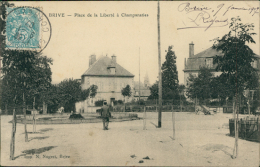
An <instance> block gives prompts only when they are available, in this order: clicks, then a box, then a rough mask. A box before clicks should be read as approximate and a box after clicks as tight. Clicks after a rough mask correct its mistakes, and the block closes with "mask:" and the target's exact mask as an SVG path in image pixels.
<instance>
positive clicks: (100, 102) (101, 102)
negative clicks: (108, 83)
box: [95, 100, 105, 107]
mask: <svg viewBox="0 0 260 167" xmlns="http://www.w3.org/2000/svg"><path fill="white" fill-rule="evenodd" d="M104 101H105V100H98V101H95V106H96V107H101V106H103V102H104Z"/></svg>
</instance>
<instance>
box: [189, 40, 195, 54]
mask: <svg viewBox="0 0 260 167" xmlns="http://www.w3.org/2000/svg"><path fill="white" fill-rule="evenodd" d="M193 56H194V44H193V42H192V41H191V43H190V44H189V57H193Z"/></svg>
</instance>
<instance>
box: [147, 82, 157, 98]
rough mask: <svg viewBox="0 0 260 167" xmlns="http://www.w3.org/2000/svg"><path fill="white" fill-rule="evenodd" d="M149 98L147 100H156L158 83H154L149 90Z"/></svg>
mask: <svg viewBox="0 0 260 167" xmlns="http://www.w3.org/2000/svg"><path fill="white" fill-rule="evenodd" d="M149 89H150V96H149V97H148V99H158V81H156V82H155V84H153V85H152V86H151V87H150V88H149Z"/></svg>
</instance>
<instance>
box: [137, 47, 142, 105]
mask: <svg viewBox="0 0 260 167" xmlns="http://www.w3.org/2000/svg"><path fill="white" fill-rule="evenodd" d="M140 94H141V92H140V47H139V92H138V95H139V105H140Z"/></svg>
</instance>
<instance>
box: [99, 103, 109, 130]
mask: <svg viewBox="0 0 260 167" xmlns="http://www.w3.org/2000/svg"><path fill="white" fill-rule="evenodd" d="M101 117H102V120H103V130H108V123H109V117H111V113H110V111H109V107H108V106H107V102H106V101H105V102H104V105H103V107H102V108H101Z"/></svg>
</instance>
